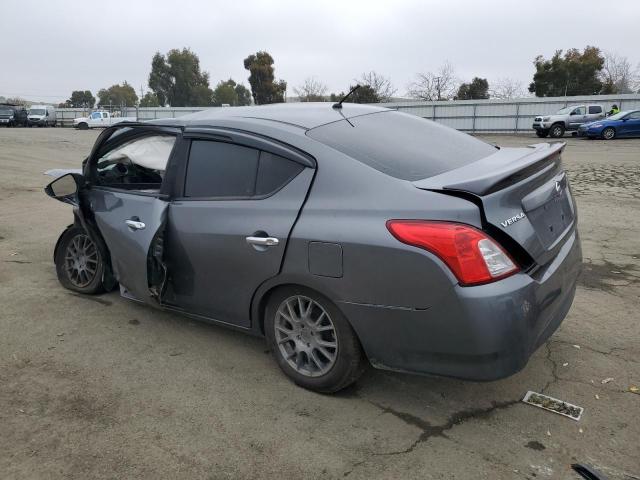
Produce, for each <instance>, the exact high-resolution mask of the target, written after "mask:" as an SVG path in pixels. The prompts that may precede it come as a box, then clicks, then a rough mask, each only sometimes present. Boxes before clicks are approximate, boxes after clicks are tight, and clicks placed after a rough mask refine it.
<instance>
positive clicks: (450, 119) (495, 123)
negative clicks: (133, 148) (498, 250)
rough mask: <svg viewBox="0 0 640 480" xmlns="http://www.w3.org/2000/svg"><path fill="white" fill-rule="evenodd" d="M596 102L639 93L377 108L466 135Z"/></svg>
mask: <svg viewBox="0 0 640 480" xmlns="http://www.w3.org/2000/svg"><path fill="white" fill-rule="evenodd" d="M584 103H597V104H601V105H602V106H603V107H604V108H605V110H609V109H610V108H611V106H612V105H613V104H614V103H615V104H617V105H618V107H619V108H620V110H632V109H640V94H626V95H593V96H581V97H546V98H537V97H532V98H519V99H512V100H455V101H445V102H421V101H407V102H395V103H379V104H376V105H379V106H384V107H388V108H393V109H396V110H398V111H402V112H405V113H410V114H412V115H418V116H420V117H424V118H429V119H431V120H434V121H436V122H440V123H443V124H444V125H448V126H450V127H453V128H457V129H458V130H463V131H466V132H478V133H483V132H513V133H517V132H527V131H531V124H532V122H533V117H534V116H536V115H548V114H550V113H554V112H556V111H558V110H559V109H561V108H563V107H566V106H568V105H576V104H584ZM204 108H205V107H202V108H197V107H160V108H152V107H151V108H132V107H129V108H124V109H122V111H121V114H122V115H123V116H131V117H138V119H139V120H140V121H144V120H153V119H157V118H174V117H180V116H182V115H187V114H189V113H194V112H199V111H201V110H204ZM213 108H220V107H213ZM226 108H233V107H226ZM88 113H89V111H88V110H83V109H73V108H61V109H59V110H58V121H59V122H60V123H62V124H63V125H64V126H70V125H72V124H73V119H74V118H76V117H81V116H86V115H87V114H88Z"/></svg>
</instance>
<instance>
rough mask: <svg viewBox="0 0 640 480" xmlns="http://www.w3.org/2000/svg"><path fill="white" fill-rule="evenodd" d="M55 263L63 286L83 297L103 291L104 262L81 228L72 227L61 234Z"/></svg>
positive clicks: (98, 250)
mask: <svg viewBox="0 0 640 480" xmlns="http://www.w3.org/2000/svg"><path fill="white" fill-rule="evenodd" d="M55 264H56V274H57V275H58V280H59V281H60V283H61V284H62V286H63V287H65V288H67V289H69V290H72V291H74V292H78V293H83V294H95V293H102V292H104V286H103V284H102V279H103V276H104V259H103V258H102V255H101V253H100V249H99V248H98V247H97V245H95V243H94V242H93V241H92V240H91V238H90V237H89V235H87V232H86V231H85V230H84V229H83V228H81V227H77V226H74V227H71V228H69V229H67V230H66V231H65V232H64V233H63V234H62V235H61V237H60V240H59V242H58V248H57V250H56V253H55Z"/></svg>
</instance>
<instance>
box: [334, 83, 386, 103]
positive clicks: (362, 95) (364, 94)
mask: <svg viewBox="0 0 640 480" xmlns="http://www.w3.org/2000/svg"><path fill="white" fill-rule="evenodd" d="M354 88H356V85H350V86H349V90H348V91H349V92H350V91H351V90H353V89H354ZM345 95H346V93H344V92H340V93H332V94H331V96H330V97H329V100H330V101H332V102H339V101H340V100H342V99H343V98H344V96H345ZM345 103H380V97H379V96H378V94H377V93H376V91H375V90H374V89H373V87H371V86H370V85H360V86H359V88H358V89H357V90H356V91H355V92H353V93H352V94H351V95H349V97H348V98H347V99H346V100H345Z"/></svg>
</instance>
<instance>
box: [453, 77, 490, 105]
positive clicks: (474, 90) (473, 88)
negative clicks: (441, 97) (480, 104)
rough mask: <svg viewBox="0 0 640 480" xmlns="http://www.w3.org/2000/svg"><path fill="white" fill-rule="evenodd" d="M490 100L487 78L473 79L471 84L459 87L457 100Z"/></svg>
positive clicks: (463, 84)
mask: <svg viewBox="0 0 640 480" xmlns="http://www.w3.org/2000/svg"><path fill="white" fill-rule="evenodd" d="M487 98H489V82H488V81H487V79H486V78H480V77H473V80H471V82H470V83H462V84H461V85H460V87H458V94H457V95H456V100H484V99H487Z"/></svg>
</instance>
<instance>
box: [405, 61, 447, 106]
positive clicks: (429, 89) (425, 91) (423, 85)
mask: <svg viewBox="0 0 640 480" xmlns="http://www.w3.org/2000/svg"><path fill="white" fill-rule="evenodd" d="M416 77H417V78H416V81H415V82H413V83H412V84H410V85H409V88H408V90H409V95H410V96H412V97H414V98H419V99H420V100H448V99H450V98H452V97H453V96H454V94H455V92H456V90H457V89H456V86H457V84H458V80H457V78H456V75H455V70H454V68H453V66H452V65H451V64H450V63H449V62H445V63H444V64H443V65H442V66H441V67H440V68H439V69H438V71H436V72H426V73H418V74H417V75H416Z"/></svg>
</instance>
